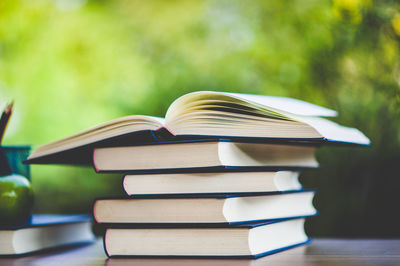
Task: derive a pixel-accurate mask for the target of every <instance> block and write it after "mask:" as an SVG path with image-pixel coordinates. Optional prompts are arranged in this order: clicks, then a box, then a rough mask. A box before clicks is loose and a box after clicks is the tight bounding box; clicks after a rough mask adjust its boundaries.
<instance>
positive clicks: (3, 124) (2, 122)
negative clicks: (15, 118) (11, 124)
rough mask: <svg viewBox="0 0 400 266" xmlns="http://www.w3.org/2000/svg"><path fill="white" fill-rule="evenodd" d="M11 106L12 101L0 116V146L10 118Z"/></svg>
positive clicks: (12, 104)
mask: <svg viewBox="0 0 400 266" xmlns="http://www.w3.org/2000/svg"><path fill="white" fill-rule="evenodd" d="M13 106H14V101H12V102H11V103H9V104H8V105H7V106H6V108H5V109H4V111H3V113H2V114H1V118H0V144H1V141H2V140H3V136H4V133H5V131H6V128H7V124H8V121H9V119H10V116H11V114H12V109H13Z"/></svg>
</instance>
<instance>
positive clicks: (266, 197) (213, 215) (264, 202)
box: [93, 191, 316, 226]
mask: <svg viewBox="0 0 400 266" xmlns="http://www.w3.org/2000/svg"><path fill="white" fill-rule="evenodd" d="M313 197H314V191H302V192H292V193H281V194H258V195H257V194H256V195H252V196H237V195H225V196H223V195H215V196H210V197H202V198H200V197H197V198H196V197H192V198H189V197H186V198H126V199H100V200H97V201H96V202H95V204H94V207H93V216H94V218H95V220H96V222H98V223H104V224H138V225H139V224H146V225H149V224H155V225H157V224H179V225H182V226H189V225H190V224H199V225H200V224H201V225H215V226H223V225H227V224H238V223H249V222H255V221H267V220H274V219H284V218H293V217H300V216H311V215H315V214H316V210H315V208H314V207H313V204H312V199H313Z"/></svg>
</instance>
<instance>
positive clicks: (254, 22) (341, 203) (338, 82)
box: [0, 0, 400, 237]
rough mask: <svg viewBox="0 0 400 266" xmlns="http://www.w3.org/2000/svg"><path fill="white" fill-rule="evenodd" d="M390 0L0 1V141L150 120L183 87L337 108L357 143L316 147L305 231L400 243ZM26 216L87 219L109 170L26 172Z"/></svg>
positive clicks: (394, 7) (110, 182)
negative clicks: (5, 125) (8, 104)
mask: <svg viewBox="0 0 400 266" xmlns="http://www.w3.org/2000/svg"><path fill="white" fill-rule="evenodd" d="M399 7H400V5H399V4H398V3H396V1H372V0H371V1H368V0H334V1H321V0H319V1H317V0H310V1H301V0H291V1H262V0H251V1H238V0H231V1H222V0H221V1H123V0H116V1H85V0H70V1H68V0H38V1H28V0H14V1H11V0H2V1H0V96H1V98H2V101H3V99H10V98H13V99H15V102H16V106H15V113H14V115H13V117H12V121H11V124H10V128H9V131H8V132H7V135H6V139H5V144H32V145H39V144H43V143H47V142H49V141H52V140H55V139H58V138H60V137H64V136H67V135H69V134H72V133H75V132H77V131H79V130H82V129H86V128H88V127H90V126H93V125H96V124H98V123H100V122H104V121H107V120H110V119H113V118H116V117H119V116H124V115H130V114H148V115H157V116H163V115H164V113H165V111H166V109H167V108H168V106H169V105H170V103H171V102H172V101H173V100H174V99H175V98H177V97H179V96H181V95H182V94H185V93H188V92H191V91H196V90H218V91H231V92H244V93H257V94H269V95H282V96H290V97H296V98H300V99H304V100H306V101H310V102H313V103H316V104H320V105H324V106H327V107H330V108H333V109H336V110H338V111H339V114H340V115H339V117H338V118H337V119H336V120H337V121H338V122H340V123H342V124H345V125H349V126H354V127H357V128H359V129H360V130H362V131H363V132H364V133H365V134H366V135H367V136H368V137H370V138H371V140H372V143H373V145H372V146H371V147H370V148H354V147H339V148H337V147H324V148H322V149H320V150H319V151H318V154H317V156H318V159H319V161H320V163H321V165H322V169H321V170H318V171H307V172H305V173H303V175H302V182H303V183H304V184H305V187H316V188H317V189H318V194H317V196H316V199H315V202H314V203H315V206H316V207H317V209H318V210H319V211H320V216H318V217H316V218H313V219H311V220H310V222H309V223H308V224H307V230H308V232H309V233H310V234H311V235H313V236H380V237H394V236H397V237H398V236H400V229H399V227H398V224H399V222H400V221H399V218H398V215H396V214H394V212H396V211H395V210H396V208H397V204H398V203H399V200H400V197H399V196H398V191H399V189H400V176H399V171H398V164H399V159H400V149H399V148H400V131H399V127H400V119H399V117H400V108H399V103H400V89H399V82H400V64H399V62H400V61H399V56H400V50H399V48H400V47H399V44H400V8H399ZM32 178H33V185H34V189H35V195H36V203H35V206H36V212H90V210H91V204H92V201H93V199H94V198H95V197H99V196H110V195H120V194H122V191H121V187H120V186H121V176H115V175H99V174H94V171H93V170H92V169H87V168H79V167H78V168H77V167H66V166H32Z"/></svg>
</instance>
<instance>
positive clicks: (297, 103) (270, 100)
mask: <svg viewBox="0 0 400 266" xmlns="http://www.w3.org/2000/svg"><path fill="white" fill-rule="evenodd" d="M226 94H227V95H230V96H233V97H237V98H240V99H243V100H245V101H249V102H255V103H258V104H261V105H263V106H265V107H267V108H268V107H270V108H274V109H278V110H282V111H284V112H288V113H292V114H296V115H304V116H326V117H334V116H337V112H336V111H334V110H332V109H328V108H325V107H322V106H319V105H316V104H312V103H308V102H305V101H301V100H298V99H293V98H288V97H279V96H265V95H255V94H243V93H226Z"/></svg>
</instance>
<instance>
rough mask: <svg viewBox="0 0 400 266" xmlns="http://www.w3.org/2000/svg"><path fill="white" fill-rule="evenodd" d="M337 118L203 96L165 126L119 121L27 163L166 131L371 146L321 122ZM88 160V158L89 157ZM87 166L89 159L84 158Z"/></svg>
mask: <svg viewBox="0 0 400 266" xmlns="http://www.w3.org/2000/svg"><path fill="white" fill-rule="evenodd" d="M335 115H336V112H335V111H333V110H330V109H327V108H324V107H321V106H318V105H314V104H311V103H307V102H304V101H301V100H297V99H291V98H285V97H273V96H262V95H250V94H238V93H224V92H212V91H199V92H193V93H189V94H186V95H183V96H182V97H180V98H178V99H176V100H175V101H174V102H173V103H172V104H171V106H170V107H169V109H168V111H167V114H166V116H165V120H164V119H163V118H159V117H152V116H143V115H133V116H127V117H122V118H118V119H115V120H112V121H109V122H107V123H104V124H101V125H99V126H96V127H93V128H91V129H88V130H85V131H82V132H80V133H77V134H74V135H71V136H69V137H66V138H63V139H60V140H58V141H54V142H51V143H48V144H45V145H43V146H39V147H38V148H37V149H36V150H34V151H33V153H32V154H31V156H30V157H29V158H28V162H30V163H68V162H69V161H73V162H76V161H77V159H76V158H74V155H75V154H74V153H73V152H74V151H75V150H78V149H80V152H81V154H82V150H83V149H84V150H89V151H90V150H93V148H96V147H99V146H107V145H108V146H118V145H121V143H124V144H130V145H132V144H143V143H150V142H158V141H160V139H159V138H158V137H157V136H156V135H157V134H154V133H152V132H154V131H157V132H160V131H162V130H161V129H163V128H164V129H165V130H164V131H162V132H163V133H164V138H163V139H162V141H179V140H187V139H188V138H194V139H207V138H214V139H215V138H230V139H233V140H235V139H240V140H241V141H248V140H251V141H263V140H268V139H273V140H276V139H279V140H280V141H285V140H287V141H310V142H315V143H321V142H324V141H327V142H341V143H352V144H361V145H368V144H369V143H370V141H369V139H368V138H367V137H366V136H364V134H362V133H361V132H360V131H358V130H357V129H354V128H348V127H343V126H340V125H338V124H337V123H334V122H332V121H329V120H327V119H324V118H321V117H322V116H327V117H329V116H335ZM144 132H147V133H146V134H147V135H146V134H144ZM142 133H143V134H142ZM88 154H90V152H88V153H85V156H86V155H88ZM71 158H72V160H71ZM83 161H84V162H88V161H90V159H88V158H84V159H83Z"/></svg>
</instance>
